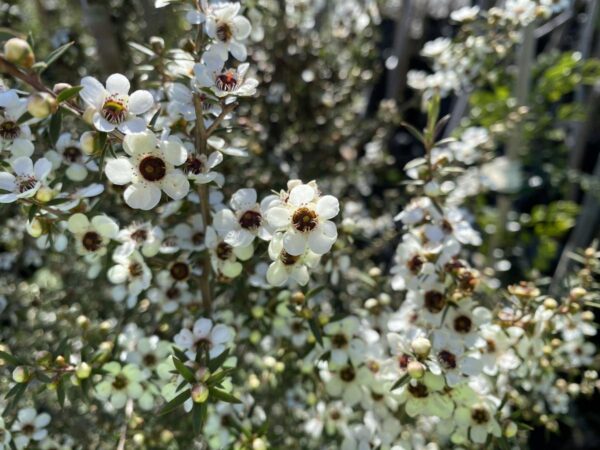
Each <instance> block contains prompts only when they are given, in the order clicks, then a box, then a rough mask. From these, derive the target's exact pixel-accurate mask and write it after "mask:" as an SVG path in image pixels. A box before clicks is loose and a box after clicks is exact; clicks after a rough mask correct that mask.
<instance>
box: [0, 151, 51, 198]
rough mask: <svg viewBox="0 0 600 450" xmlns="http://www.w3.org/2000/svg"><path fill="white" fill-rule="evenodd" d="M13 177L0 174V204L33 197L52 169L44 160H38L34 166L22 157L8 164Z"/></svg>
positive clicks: (4, 173)
mask: <svg viewBox="0 0 600 450" xmlns="http://www.w3.org/2000/svg"><path fill="white" fill-rule="evenodd" d="M10 165H11V166H12V169H13V172H14V175H13V174H12V173H8V172H0V190H3V191H8V193H5V194H0V203H12V202H15V201H17V200H18V199H20V198H28V197H33V196H34V195H35V194H36V192H37V191H38V190H39V189H40V187H41V186H42V183H43V182H44V180H45V179H46V177H47V176H48V174H49V173H50V170H51V169H52V163H51V162H50V161H48V160H47V159H46V158H40V159H38V160H37V161H36V162H35V164H33V161H31V159H30V158H28V157H26V156H22V157H20V158H17V159H15V160H14V161H12V162H11V164H10Z"/></svg>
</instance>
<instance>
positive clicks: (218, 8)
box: [206, 2, 252, 61]
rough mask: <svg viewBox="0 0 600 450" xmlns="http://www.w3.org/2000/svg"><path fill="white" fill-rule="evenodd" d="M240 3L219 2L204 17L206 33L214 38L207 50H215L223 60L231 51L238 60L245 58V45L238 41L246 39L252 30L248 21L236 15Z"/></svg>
mask: <svg viewBox="0 0 600 450" xmlns="http://www.w3.org/2000/svg"><path fill="white" fill-rule="evenodd" d="M240 7H241V6H240V4H239V3H238V2H235V3H228V2H227V3H219V4H216V5H214V6H212V7H211V8H210V9H209V14H208V16H207V17H206V34H208V36H209V37H211V38H213V39H214V40H215V43H214V44H212V45H211V46H210V49H209V51H211V52H215V53H217V54H218V55H219V57H220V58H221V59H222V60H223V61H225V60H227V56H228V55H227V53H228V52H229V53H231V54H232V55H233V57H234V58H235V59H237V60H238V61H245V60H246V56H247V53H246V46H244V44H242V43H241V42H240V41H243V40H244V39H246V38H247V37H248V36H249V35H250V32H251V31H252V25H250V21H249V20H248V19H246V18H245V17H243V16H240V15H238V13H239V11H240Z"/></svg>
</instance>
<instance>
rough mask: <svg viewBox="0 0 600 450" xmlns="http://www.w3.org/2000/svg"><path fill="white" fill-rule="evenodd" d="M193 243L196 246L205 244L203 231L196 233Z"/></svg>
mask: <svg viewBox="0 0 600 450" xmlns="http://www.w3.org/2000/svg"><path fill="white" fill-rule="evenodd" d="M192 242H193V243H194V245H202V244H204V233H203V232H201V231H198V232H197V233H194V235H193V236H192Z"/></svg>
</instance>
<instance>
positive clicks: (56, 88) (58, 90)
mask: <svg viewBox="0 0 600 450" xmlns="http://www.w3.org/2000/svg"><path fill="white" fill-rule="evenodd" d="M72 87H73V86H71V85H70V84H69V83H56V84H55V85H54V87H53V88H52V92H54V93H55V94H56V95H58V94H60V93H61V92H62V91H64V90H66V89H71V88H72Z"/></svg>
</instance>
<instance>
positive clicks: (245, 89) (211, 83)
mask: <svg viewBox="0 0 600 450" xmlns="http://www.w3.org/2000/svg"><path fill="white" fill-rule="evenodd" d="M224 65H225V63H224V62H223V60H222V59H221V58H220V57H219V56H217V55H215V54H214V53H213V54H211V53H207V54H205V55H204V57H203V61H202V62H201V63H198V64H196V65H195V66H194V75H195V79H194V82H195V85H196V87H198V88H210V89H212V91H213V92H214V94H215V95H216V96H217V97H226V96H228V95H235V96H238V97H245V96H250V95H254V94H255V93H256V86H258V81H257V80H255V79H254V78H247V77H246V72H248V68H249V67H250V65H249V64H248V63H244V64H240V65H239V66H238V67H237V68H236V69H224Z"/></svg>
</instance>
